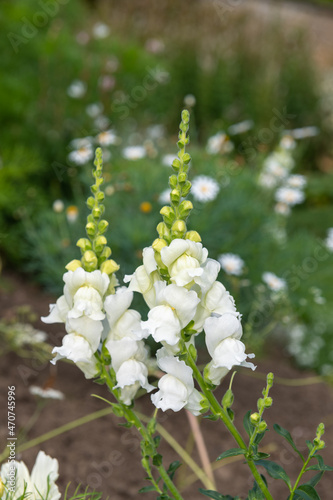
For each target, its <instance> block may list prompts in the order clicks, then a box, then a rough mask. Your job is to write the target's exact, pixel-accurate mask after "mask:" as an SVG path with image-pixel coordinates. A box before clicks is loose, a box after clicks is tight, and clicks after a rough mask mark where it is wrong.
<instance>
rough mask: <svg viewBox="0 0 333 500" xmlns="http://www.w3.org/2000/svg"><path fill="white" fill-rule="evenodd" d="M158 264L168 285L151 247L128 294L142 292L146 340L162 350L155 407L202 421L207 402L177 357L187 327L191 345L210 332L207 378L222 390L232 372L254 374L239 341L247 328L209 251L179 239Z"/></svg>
mask: <svg viewBox="0 0 333 500" xmlns="http://www.w3.org/2000/svg"><path fill="white" fill-rule="evenodd" d="M158 260H160V264H159V265H160V266H162V267H161V269H163V270H164V271H165V273H167V275H168V277H169V281H168V282H166V281H165V280H163V279H162V278H161V275H160V272H159V270H158V265H157V261H156V259H155V252H154V250H153V248H152V247H149V248H145V249H144V251H143V265H142V266H140V267H138V268H137V269H136V271H135V273H134V274H133V275H132V276H126V277H125V281H127V282H130V284H129V290H132V291H137V292H140V293H141V294H142V295H143V298H144V300H145V301H146V303H147V305H148V306H149V308H150V311H149V313H148V319H147V321H142V322H141V326H142V329H143V330H145V334H144V336H145V337H148V335H152V337H153V338H154V340H155V341H157V342H160V343H161V344H162V346H163V347H162V348H161V349H160V350H159V351H158V352H157V364H158V366H159V368H160V369H161V370H162V371H164V372H165V375H164V376H163V377H162V378H161V379H160V381H159V383H158V387H159V391H158V392H157V393H155V394H153V396H152V401H153V403H154V404H155V405H156V406H157V407H158V408H161V409H162V410H163V411H165V410H167V409H172V410H174V411H178V410H180V409H181V408H187V409H188V410H189V411H191V412H192V413H193V414H194V415H198V414H199V413H200V411H201V410H202V407H201V405H200V401H201V399H202V396H201V395H200V393H199V392H198V391H197V390H196V389H195V388H194V381H193V377H192V369H191V368H190V367H189V366H187V365H186V364H185V362H184V361H181V360H180V359H179V358H178V357H177V353H178V352H179V349H180V346H181V342H182V340H181V339H182V331H184V329H185V328H186V327H188V326H189V325H190V326H189V328H190V329H191V331H192V333H193V332H194V335H192V337H191V339H190V340H189V341H188V345H190V344H191V343H192V342H194V338H195V335H196V334H198V333H200V332H201V331H202V330H205V333H206V345H207V349H208V351H209V354H210V355H211V357H212V361H211V362H210V363H209V365H207V367H206V370H205V377H206V378H207V379H208V380H209V381H210V382H212V383H213V384H216V385H217V384H219V383H220V381H221V379H222V377H223V376H224V375H226V373H227V372H228V370H230V369H231V368H232V366H235V365H245V366H250V367H251V368H253V369H254V365H252V363H251V364H249V363H247V362H246V358H247V354H246V353H245V346H244V344H243V343H242V342H241V341H240V340H239V339H240V338H241V336H242V326H241V322H240V315H239V313H238V312H237V311H236V307H235V304H234V300H233V298H232V297H231V296H230V294H229V293H228V292H227V291H226V289H225V287H224V286H223V285H222V283H220V282H219V281H217V280H216V278H217V275H218V272H219V270H220V264H219V263H218V262H217V261H216V260H213V259H210V258H208V251H207V249H206V248H204V247H203V246H202V244H201V243H198V242H194V241H191V240H186V239H174V240H173V241H172V242H171V243H170V245H169V246H165V247H164V248H162V250H161V252H160V253H159V254H158ZM249 356H250V357H252V355H249Z"/></svg>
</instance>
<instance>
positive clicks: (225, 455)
mask: <svg viewBox="0 0 333 500" xmlns="http://www.w3.org/2000/svg"><path fill="white" fill-rule="evenodd" d="M245 453H246V450H244V449H243V448H231V449H230V450H227V451H225V452H224V453H222V455H220V456H219V457H217V459H216V461H218V460H222V459H223V458H228V457H235V456H236V455H244V454H245Z"/></svg>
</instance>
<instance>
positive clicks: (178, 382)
mask: <svg viewBox="0 0 333 500" xmlns="http://www.w3.org/2000/svg"><path fill="white" fill-rule="evenodd" d="M165 354H167V353H166V351H165V350H164V349H163V348H162V349H160V350H159V351H158V352H157V364H158V366H159V367H160V369H161V370H163V371H164V372H166V375H163V377H162V378H161V379H160V380H159V382H158V388H159V391H158V392H156V393H155V394H153V395H152V396H151V400H152V402H153V404H154V405H155V406H156V408H161V410H163V411H166V410H169V409H170V410H173V411H180V410H181V409H182V408H186V409H187V410H189V411H190V412H191V413H193V415H200V412H201V409H202V408H201V405H200V401H201V400H202V396H201V394H200V392H199V391H197V390H196V389H195V388H194V381H193V377H192V373H193V371H192V368H190V367H189V366H187V365H186V364H185V362H184V361H180V360H179V359H178V358H175V357H172V356H168V355H165Z"/></svg>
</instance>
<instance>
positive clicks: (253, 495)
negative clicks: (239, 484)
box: [247, 481, 266, 500]
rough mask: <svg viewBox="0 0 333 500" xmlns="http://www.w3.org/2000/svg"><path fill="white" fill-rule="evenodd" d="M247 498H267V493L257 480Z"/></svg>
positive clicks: (249, 499)
mask: <svg viewBox="0 0 333 500" xmlns="http://www.w3.org/2000/svg"><path fill="white" fill-rule="evenodd" d="M247 500H266V499H265V495H264V494H263V492H262V491H261V489H260V488H259V486H258V484H257V482H256V481H255V482H254V486H253V488H252V490H250V491H249V494H248V496H247Z"/></svg>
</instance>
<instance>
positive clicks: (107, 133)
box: [67, 105, 120, 165]
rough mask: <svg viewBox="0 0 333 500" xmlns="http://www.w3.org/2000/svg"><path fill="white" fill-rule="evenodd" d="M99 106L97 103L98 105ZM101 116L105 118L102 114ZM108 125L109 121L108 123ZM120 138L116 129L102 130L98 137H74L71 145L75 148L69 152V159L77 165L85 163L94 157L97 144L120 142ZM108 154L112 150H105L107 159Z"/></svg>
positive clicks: (105, 145)
mask: <svg viewBox="0 0 333 500" xmlns="http://www.w3.org/2000/svg"><path fill="white" fill-rule="evenodd" d="M92 106H95V105H92ZM96 106H97V105H96ZM99 118H103V117H102V116H100V117H99ZM106 125H108V123H106ZM119 142H120V139H119V137H118V136H117V134H116V133H115V131H114V130H111V129H110V130H104V131H102V132H100V133H99V134H98V135H97V136H96V137H83V138H81V139H74V140H73V141H72V142H71V143H70V145H69V146H70V147H71V148H73V151H71V152H70V153H69V154H68V157H67V158H68V160H69V161H70V162H72V163H74V164H75V165H85V164H86V163H88V162H89V161H90V160H92V158H93V157H94V148H95V147H96V146H101V147H102V148H104V147H107V146H111V145H115V144H119ZM107 156H109V157H110V152H109V151H108V150H104V152H103V158H104V160H106V158H107Z"/></svg>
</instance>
